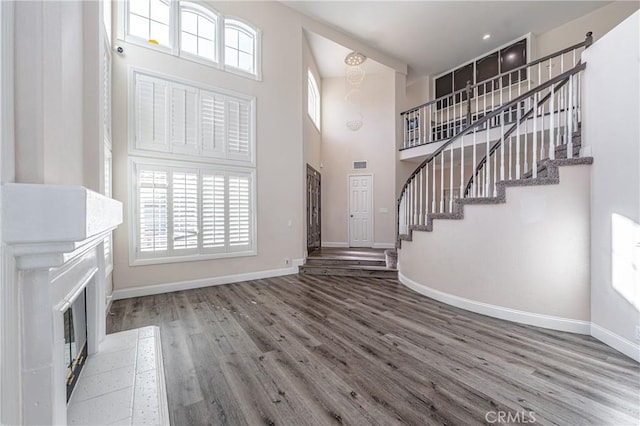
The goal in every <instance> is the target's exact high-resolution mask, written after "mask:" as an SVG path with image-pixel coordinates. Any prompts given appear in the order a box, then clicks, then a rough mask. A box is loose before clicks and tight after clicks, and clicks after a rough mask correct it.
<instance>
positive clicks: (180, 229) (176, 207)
mask: <svg viewBox="0 0 640 426" xmlns="http://www.w3.org/2000/svg"><path fill="white" fill-rule="evenodd" d="M172 181H173V185H172V190H173V192H172V195H173V205H172V210H173V249H174V250H187V249H197V248H198V174H197V173H196V172H181V171H180V172H178V171H176V172H173V176H172Z"/></svg>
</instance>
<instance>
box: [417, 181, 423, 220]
mask: <svg viewBox="0 0 640 426" xmlns="http://www.w3.org/2000/svg"><path fill="white" fill-rule="evenodd" d="M423 170H424V169H420V202H419V205H420V213H419V215H418V225H422V218H423V217H424V216H423V210H422V203H423V202H424V199H423V195H422V171H423Z"/></svg>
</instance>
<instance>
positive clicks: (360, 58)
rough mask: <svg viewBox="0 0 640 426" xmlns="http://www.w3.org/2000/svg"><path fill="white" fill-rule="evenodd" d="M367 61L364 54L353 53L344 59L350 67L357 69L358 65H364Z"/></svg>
mask: <svg viewBox="0 0 640 426" xmlns="http://www.w3.org/2000/svg"><path fill="white" fill-rule="evenodd" d="M366 59H367V57H366V56H364V55H363V54H362V53H358V52H351V53H349V54H348V55H347V56H345V58H344V63H345V64H347V65H349V66H350V67H357V66H358V65H362V63H363V62H364V61H365V60H366Z"/></svg>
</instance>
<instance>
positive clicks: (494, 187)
mask: <svg viewBox="0 0 640 426" xmlns="http://www.w3.org/2000/svg"><path fill="white" fill-rule="evenodd" d="M497 163H498V156H497V155H493V182H492V185H491V196H492V197H495V196H496V195H497V193H496V183H498V176H497V175H496V170H498V164H497Z"/></svg>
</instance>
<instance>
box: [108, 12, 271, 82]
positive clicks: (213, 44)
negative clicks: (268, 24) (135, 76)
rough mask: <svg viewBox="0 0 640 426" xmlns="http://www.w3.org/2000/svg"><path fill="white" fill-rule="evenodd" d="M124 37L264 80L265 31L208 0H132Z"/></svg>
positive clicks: (120, 32) (120, 33)
mask: <svg viewBox="0 0 640 426" xmlns="http://www.w3.org/2000/svg"><path fill="white" fill-rule="evenodd" d="M120 10H122V12H121V14H120V19H119V21H120V22H119V24H118V37H119V38H120V39H123V40H125V41H127V42H130V43H135V44H138V45H140V46H144V47H148V48H152V49H157V50H161V51H163V52H166V53H171V54H172V55H175V56H180V57H183V58H185V59H189V60H193V61H196V62H201V63H204V64H207V65H210V66H214V67H216V68H220V69H224V70H226V71H229V72H233V73H237V74H239V75H243V76H248V77H252V78H256V79H258V80H260V79H261V78H262V77H261V73H260V48H261V32H260V30H258V29H256V28H254V27H253V26H252V25H250V24H249V23H247V22H243V21H241V20H239V19H236V18H229V17H228V18H225V17H224V16H222V15H221V14H219V13H217V12H215V11H214V10H212V9H210V8H209V7H208V6H205V5H202V4H197V3H195V2H189V1H180V0H126V1H125V2H124V7H122V8H120Z"/></svg>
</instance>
